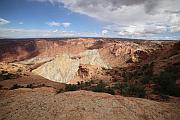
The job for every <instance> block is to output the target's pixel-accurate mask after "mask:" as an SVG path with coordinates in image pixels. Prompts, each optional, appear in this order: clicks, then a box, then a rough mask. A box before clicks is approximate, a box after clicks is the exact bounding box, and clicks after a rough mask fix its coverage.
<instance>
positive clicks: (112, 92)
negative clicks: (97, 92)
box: [105, 87, 115, 95]
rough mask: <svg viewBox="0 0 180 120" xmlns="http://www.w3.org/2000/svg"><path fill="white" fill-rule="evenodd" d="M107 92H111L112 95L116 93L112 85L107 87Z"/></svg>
mask: <svg viewBox="0 0 180 120" xmlns="http://www.w3.org/2000/svg"><path fill="white" fill-rule="evenodd" d="M105 92H106V93H109V94H111V95H115V92H114V89H113V88H111V87H108V88H106V91H105Z"/></svg>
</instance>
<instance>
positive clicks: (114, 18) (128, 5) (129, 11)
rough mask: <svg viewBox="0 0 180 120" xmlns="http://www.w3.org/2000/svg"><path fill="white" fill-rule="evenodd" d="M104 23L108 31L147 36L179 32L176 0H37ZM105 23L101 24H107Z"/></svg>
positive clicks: (179, 16)
mask: <svg viewBox="0 0 180 120" xmlns="http://www.w3.org/2000/svg"><path fill="white" fill-rule="evenodd" d="M38 1H41V2H42V1H49V2H50V3H52V4H59V3H61V4H62V3H63V4H64V7H65V8H67V9H69V10H71V11H72V12H76V13H79V14H84V15H87V16H90V17H93V18H96V19H98V20H101V21H104V22H107V23H108V24H109V25H108V26H117V27H115V28H114V27H111V29H108V31H109V32H111V31H112V32H114V33H116V34H120V35H127V34H128V35H138V36H140V35H142V36H144V34H146V35H151V34H159V33H164V32H180V7H179V5H180V0H38ZM108 26H105V27H108Z"/></svg>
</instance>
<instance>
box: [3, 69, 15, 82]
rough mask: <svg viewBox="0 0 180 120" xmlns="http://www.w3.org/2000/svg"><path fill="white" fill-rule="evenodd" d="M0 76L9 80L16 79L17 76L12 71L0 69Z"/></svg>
mask: <svg viewBox="0 0 180 120" xmlns="http://www.w3.org/2000/svg"><path fill="white" fill-rule="evenodd" d="M0 78H2V79H3V80H7V79H15V78H16V76H15V75H14V74H12V73H8V72H7V71H4V70H2V71H0Z"/></svg>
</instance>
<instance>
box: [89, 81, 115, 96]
mask: <svg viewBox="0 0 180 120" xmlns="http://www.w3.org/2000/svg"><path fill="white" fill-rule="evenodd" d="M92 91H94V92H105V93H109V94H111V95H114V94H115V92H114V90H113V89H112V88H111V87H109V86H108V87H106V84H105V83H103V81H102V80H101V81H100V82H99V83H98V84H97V85H96V86H95V87H94V88H93V89H92Z"/></svg>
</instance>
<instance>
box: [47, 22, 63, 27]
mask: <svg viewBox="0 0 180 120" xmlns="http://www.w3.org/2000/svg"><path fill="white" fill-rule="evenodd" d="M47 24H48V25H49V26H61V23H60V22H55V21H52V22H48V23H47Z"/></svg>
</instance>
